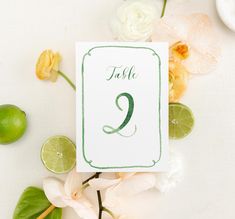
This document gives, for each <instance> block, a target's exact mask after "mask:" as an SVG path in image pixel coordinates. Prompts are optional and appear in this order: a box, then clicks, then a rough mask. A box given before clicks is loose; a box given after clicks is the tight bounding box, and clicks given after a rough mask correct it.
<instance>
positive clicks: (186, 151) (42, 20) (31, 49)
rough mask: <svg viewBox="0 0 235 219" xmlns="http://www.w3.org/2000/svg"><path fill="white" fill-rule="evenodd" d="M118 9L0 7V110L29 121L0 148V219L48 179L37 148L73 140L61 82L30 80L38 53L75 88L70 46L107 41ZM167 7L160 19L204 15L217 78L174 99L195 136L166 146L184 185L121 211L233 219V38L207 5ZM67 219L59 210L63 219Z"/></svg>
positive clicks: (53, 2)
mask: <svg viewBox="0 0 235 219" xmlns="http://www.w3.org/2000/svg"><path fill="white" fill-rule="evenodd" d="M169 1H172V2H173V1H174V2H179V1H176V0H169ZM120 2H121V0H112V1H111V0H86V1H84V0H21V1H17V0H14V1H13V0H8V1H6V0H1V1H0V76H1V79H0V102H1V104H3V103H14V104H16V105H19V106H20V107H22V108H23V109H24V110H25V111H26V112H27V115H28V120H29V128H28V131H27V134H26V135H25V136H24V138H23V139H22V140H21V141H19V142H17V143H15V144H13V145H9V146H0V171H1V179H0V218H1V219H10V218H12V212H13V210H14V207H15V204H16V202H17V200H18V198H19V196H20V194H21V192H22V191H23V189H24V188H25V187H27V186H29V185H35V186H41V183H42V179H43V177H45V176H50V175H52V174H51V173H49V172H48V171H47V170H46V169H45V168H44V167H43V165H42V164H41V161H40V158H39V152H40V148H41V144H42V143H43V141H44V140H45V139H46V138H47V137H49V136H51V135H54V134H64V135H67V136H69V137H71V138H72V139H75V93H74V91H73V90H72V89H71V88H70V87H69V86H68V85H67V84H66V83H65V82H64V81H63V80H62V79H61V78H60V79H59V80H58V82H57V83H55V84H51V83H44V82H41V81H38V80H37V79H36V77H35V75H34V64H35V62H36V60H37V57H38V55H39V53H40V52H41V51H42V50H43V49H45V48H52V49H54V50H58V51H60V53H61V54H62V55H63V64H62V69H63V70H64V71H65V72H67V73H68V75H69V76H70V77H71V78H72V79H73V80H75V51H74V48H75V47H74V43H75V41H78V40H84V41H87V40H89V41H108V40H111V39H112V38H111V34H110V32H109V29H108V25H107V22H108V20H109V18H110V16H111V14H112V11H113V10H114V9H115V8H116V6H117V5H118V4H119V3H120ZM172 4H173V5H172V6H170V7H168V14H169V13H174V14H175V13H183V14H185V13H190V12H206V13H208V14H209V15H210V16H211V18H212V20H213V21H214V23H215V27H216V29H217V30H218V36H219V37H220V38H221V47H222V53H223V54H222V58H221V62H220V65H219V66H218V69H217V71H216V72H214V73H213V74H210V75H207V76H202V77H197V78H193V79H192V80H191V81H190V84H189V89H188V92H187V94H186V95H185V97H184V98H183V99H182V102H183V103H185V104H187V105H189V106H190V107H191V109H192V110H193V111H194V114H195V118H196V126H195V129H194V131H193V132H192V134H191V135H190V136H189V137H188V138H185V139H184V140H181V141H172V142H171V143H170V145H171V147H174V148H175V149H176V150H178V151H179V152H181V153H182V154H183V155H184V163H185V179H184V181H183V182H182V183H181V184H179V185H178V187H176V188H175V189H174V190H172V191H171V192H170V193H169V194H167V195H160V194H159V193H158V192H156V191H149V192H147V193H144V194H142V195H139V196H138V197H136V198H134V200H132V201H129V202H128V203H123V206H124V208H125V209H126V211H127V212H128V213H129V214H130V215H133V217H132V218H137V219H145V218H149V219H155V218H161V219H172V218H174V219H208V218H209V219H210V218H213V219H221V218H226V219H232V218H234V214H235V209H234V203H235V195H234V194H235V174H234V166H235V134H234V130H235V113H234V107H235V61H234V57H235V34H234V33H232V32H231V31H230V30H228V29H227V28H226V27H225V26H224V25H223V23H222V22H221V21H220V19H219V18H218V16H217V13H216V11H215V4H214V1H213V0H191V1H190V0H188V1H184V2H183V3H181V4H180V5H176V4H175V3H172ZM169 11H170V12H169ZM147 200H148V201H147ZM75 218H76V216H75V214H74V213H73V212H72V211H70V210H67V209H66V211H65V213H64V219H75Z"/></svg>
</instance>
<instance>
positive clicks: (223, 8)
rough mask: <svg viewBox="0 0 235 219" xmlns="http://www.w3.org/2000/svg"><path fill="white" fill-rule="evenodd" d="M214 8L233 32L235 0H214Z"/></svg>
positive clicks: (234, 26)
mask: <svg viewBox="0 0 235 219" xmlns="http://www.w3.org/2000/svg"><path fill="white" fill-rule="evenodd" d="M216 8H217V11H218V14H219V16H220V18H221V19H222V21H223V22H224V24H225V25H226V26H227V27H229V28H230V29H231V30H232V31H234V32H235V0H216Z"/></svg>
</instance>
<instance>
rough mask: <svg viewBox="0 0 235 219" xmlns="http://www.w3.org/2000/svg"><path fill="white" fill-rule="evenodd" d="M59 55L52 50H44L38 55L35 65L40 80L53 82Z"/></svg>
mask: <svg viewBox="0 0 235 219" xmlns="http://www.w3.org/2000/svg"><path fill="white" fill-rule="evenodd" d="M60 61H61V56H60V54H59V53H54V52H53V51H52V50H45V51H43V52H42V54H41V55H40V57H39V59H38V61H37V65H36V75H37V77H38V78H39V79H40V80H50V81H52V82H55V81H56V79H57V77H58V71H59V64H60Z"/></svg>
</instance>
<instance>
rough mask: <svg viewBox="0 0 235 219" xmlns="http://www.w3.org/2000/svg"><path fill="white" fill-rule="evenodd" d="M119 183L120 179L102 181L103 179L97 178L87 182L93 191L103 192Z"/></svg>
mask: <svg viewBox="0 0 235 219" xmlns="http://www.w3.org/2000/svg"><path fill="white" fill-rule="evenodd" d="M120 182H121V179H103V178H97V179H92V180H90V181H89V185H90V186H91V188H93V189H95V190H104V189H107V188H109V187H111V186H114V185H117V184H118V183H120Z"/></svg>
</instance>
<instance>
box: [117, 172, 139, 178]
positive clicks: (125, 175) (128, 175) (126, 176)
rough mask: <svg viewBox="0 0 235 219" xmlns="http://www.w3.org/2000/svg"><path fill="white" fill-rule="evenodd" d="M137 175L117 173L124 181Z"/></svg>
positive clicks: (133, 173)
mask: <svg viewBox="0 0 235 219" xmlns="http://www.w3.org/2000/svg"><path fill="white" fill-rule="evenodd" d="M135 174H136V173H135V172H130V173H125V172H119V173H117V175H118V176H119V177H120V178H122V179H127V178H129V177H132V176H134V175H135Z"/></svg>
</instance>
